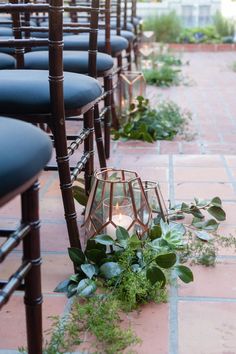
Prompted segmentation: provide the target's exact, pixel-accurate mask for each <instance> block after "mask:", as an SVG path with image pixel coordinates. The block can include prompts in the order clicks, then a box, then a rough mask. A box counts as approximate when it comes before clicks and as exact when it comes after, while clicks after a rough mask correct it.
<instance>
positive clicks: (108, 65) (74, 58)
mask: <svg viewBox="0 0 236 354" xmlns="http://www.w3.org/2000/svg"><path fill="white" fill-rule="evenodd" d="M63 62H64V70H65V71H69V72H73V73H79V74H87V73H88V52H85V51H69V50H68V51H64V53H63ZM113 65H114V63H113V59H112V57H111V56H110V55H107V54H104V53H97V71H98V73H100V74H101V75H102V73H104V72H106V71H108V70H111V69H112V67H113ZM25 69H38V70H47V69H48V52H47V51H38V52H31V53H26V54H25Z"/></svg>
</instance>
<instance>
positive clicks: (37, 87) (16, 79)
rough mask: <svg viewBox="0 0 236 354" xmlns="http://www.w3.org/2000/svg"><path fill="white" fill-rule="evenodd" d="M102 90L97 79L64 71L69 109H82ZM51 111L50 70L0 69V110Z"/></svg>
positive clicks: (98, 95) (22, 111)
mask: <svg viewBox="0 0 236 354" xmlns="http://www.w3.org/2000/svg"><path fill="white" fill-rule="evenodd" d="M101 94H102V88H101V86H100V84H99V83H98V81H97V80H95V79H93V78H91V77H89V76H85V75H80V74H74V73H73V74H72V73H64V100H65V109H66V110H75V109H79V108H81V107H83V106H85V105H87V104H89V103H90V102H93V101H94V100H96V99H97V98H98V97H100V95H101ZM17 113H19V114H45V113H50V94H49V83H48V71H44V70H30V71H29V70H18V69H17V70H0V114H17Z"/></svg>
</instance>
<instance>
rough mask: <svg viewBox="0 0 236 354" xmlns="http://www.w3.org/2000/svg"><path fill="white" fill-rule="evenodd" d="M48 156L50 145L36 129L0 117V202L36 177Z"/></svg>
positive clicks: (29, 125)
mask: <svg viewBox="0 0 236 354" xmlns="http://www.w3.org/2000/svg"><path fill="white" fill-rule="evenodd" d="M51 153H52V142H51V140H50V139H49V137H48V136H47V135H46V134H45V133H43V132H42V131H41V130H40V129H39V128H36V127H34V126H33V125H32V124H29V123H25V122H22V121H19V120H16V119H12V118H4V117H0V166H1V168H0V199H2V198H6V197H7V195H8V194H9V193H11V195H14V191H17V189H18V188H20V187H21V186H23V185H24V184H25V183H27V182H28V181H31V180H32V179H33V178H34V177H36V176H37V175H38V174H39V172H40V171H41V170H42V169H43V168H44V166H45V165H46V164H47V163H48V161H49V160H50V157H51Z"/></svg>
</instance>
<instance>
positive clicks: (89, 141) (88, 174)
mask: <svg viewBox="0 0 236 354" xmlns="http://www.w3.org/2000/svg"><path fill="white" fill-rule="evenodd" d="M93 122H94V107H93V108H91V109H90V110H89V111H88V112H86V113H85V114H84V129H90V134H89V135H88V137H87V138H86V139H85V140H84V151H85V152H87V153H88V154H89V157H88V161H87V162H86V164H85V173H84V181H85V190H86V192H87V194H88V193H89V190H90V187H91V179H92V175H93V172H94V149H93V132H94V123H93Z"/></svg>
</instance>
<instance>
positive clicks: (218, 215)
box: [207, 206, 226, 221]
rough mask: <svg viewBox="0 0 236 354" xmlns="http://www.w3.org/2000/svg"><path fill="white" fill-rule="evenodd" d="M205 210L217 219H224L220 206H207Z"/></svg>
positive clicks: (224, 215)
mask: <svg viewBox="0 0 236 354" xmlns="http://www.w3.org/2000/svg"><path fill="white" fill-rule="evenodd" d="M207 211H208V213H209V214H211V215H212V216H213V217H214V218H216V220H218V221H224V220H225V219H226V214H225V211H224V210H223V209H222V208H220V207H217V206H212V207H210V208H208V209H207Z"/></svg>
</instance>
